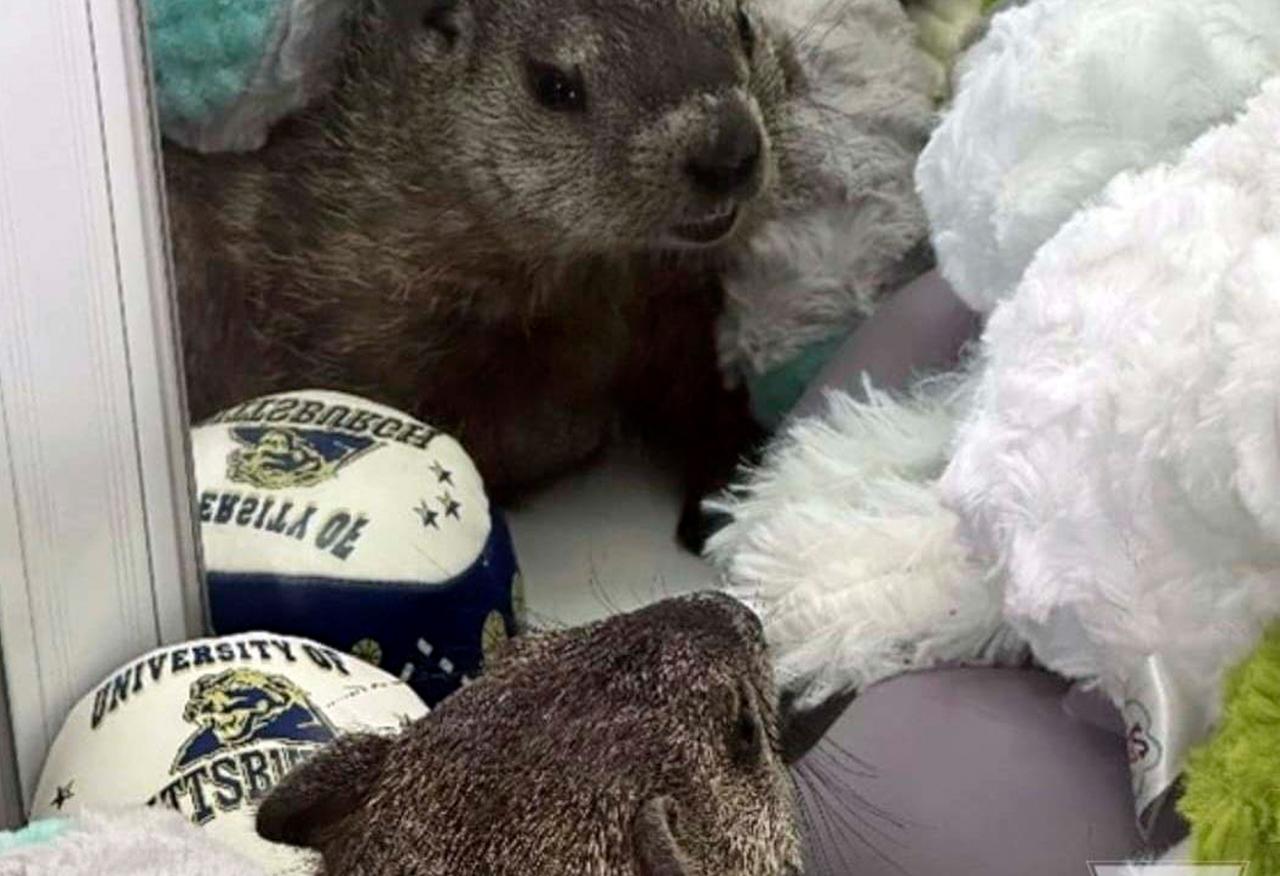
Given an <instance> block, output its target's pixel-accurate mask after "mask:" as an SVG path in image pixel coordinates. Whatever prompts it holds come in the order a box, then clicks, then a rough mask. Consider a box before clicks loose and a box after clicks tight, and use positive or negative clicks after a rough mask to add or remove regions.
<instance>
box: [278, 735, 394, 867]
mask: <svg viewBox="0 0 1280 876" xmlns="http://www.w3.org/2000/svg"><path fill="white" fill-rule="evenodd" d="M393 741H394V740H392V739H391V738H389V737H386V736H375V735H373V734H372V733H355V734H352V735H350V736H344V737H342V738H340V739H339V740H338V741H337V742H333V743H331V744H330V745H329V746H327V747H326V748H323V749H321V750H320V751H318V752H316V753H315V754H313V755H312V756H311V757H309V758H308V759H307V760H305V761H303V762H302V763H301V764H299V765H298V766H296V767H294V768H293V769H292V770H290V771H289V772H288V773H287V774H286V775H285V777H284V779H282V780H281V781H280V783H279V784H278V785H276V786H275V788H274V789H272V791H271V793H270V794H268V795H267V798H266V799H265V800H263V801H262V805H261V806H259V807H258V815H257V823H256V828H257V831H258V835H259V836H261V837H262V838H263V839H267V840H270V841H271V842H274V843H287V844H288V845H291V846H305V847H308V848H318V847H319V845H320V843H321V842H322V840H323V839H324V837H325V835H326V834H328V833H329V832H330V830H331V829H332V828H333V827H334V826H335V825H336V824H338V822H340V821H342V820H343V819H344V818H346V817H347V816H349V815H351V814H352V813H353V812H355V811H356V810H357V809H359V808H360V807H361V806H362V805H364V802H365V800H366V799H367V797H368V795H369V791H370V789H371V788H372V787H373V783H374V781H375V780H376V779H377V777H378V775H379V773H381V772H382V765H383V763H384V762H385V760H386V757H387V752H388V751H389V750H390V749H391V746H392V744H393Z"/></svg>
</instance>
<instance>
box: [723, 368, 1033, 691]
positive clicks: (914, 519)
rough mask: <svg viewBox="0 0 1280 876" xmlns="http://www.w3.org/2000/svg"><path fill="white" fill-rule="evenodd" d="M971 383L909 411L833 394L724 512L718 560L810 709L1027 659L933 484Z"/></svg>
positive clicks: (922, 394) (942, 385)
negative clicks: (921, 674) (956, 670)
mask: <svg viewBox="0 0 1280 876" xmlns="http://www.w3.org/2000/svg"><path fill="white" fill-rule="evenodd" d="M968 383H969V381H968V380H967V379H966V378H964V377H961V376H956V377H951V378H947V379H939V380H935V381H929V382H927V383H925V384H923V385H922V386H921V387H920V388H919V390H918V392H917V394H916V396H915V397H914V398H912V399H909V400H905V401H894V400H892V399H890V398H889V397H887V396H885V395H884V394H883V393H879V392H877V391H874V390H870V391H869V392H870V394H869V401H868V402H866V403H859V402H855V401H853V400H852V399H851V398H850V397H849V396H847V395H843V394H839V395H832V396H831V397H830V399H829V401H830V413H829V414H827V415H826V416H823V417H814V418H811V419H807V420H802V421H799V422H797V423H796V424H795V425H793V426H792V427H791V428H790V429H789V430H787V431H786V432H785V434H784V435H783V436H782V438H781V440H780V441H779V442H778V443H777V444H776V445H775V446H774V447H773V448H772V450H771V452H770V454H769V456H768V458H767V459H766V460H765V461H764V463H763V466H762V467H761V469H760V470H759V471H758V472H756V473H755V475H754V476H753V477H752V478H750V479H749V482H748V484H747V485H746V486H744V487H742V488H741V489H740V490H739V491H738V492H737V493H736V494H735V495H734V496H732V497H731V498H730V499H729V500H728V501H726V502H725V503H724V504H723V505H722V506H721V508H722V510H726V511H728V512H729V513H730V514H732V516H733V522H732V523H730V524H729V526H727V527H726V528H725V529H722V530H721V531H720V532H718V533H717V534H716V535H715V536H713V537H712V539H711V540H710V542H709V544H708V556H709V557H710V558H711V559H712V560H713V561H714V562H716V563H717V564H718V565H719V567H720V568H721V569H722V571H723V572H724V576H725V583H726V587H727V588H728V590H729V592H731V593H733V594H734V595H735V596H737V597H738V598H740V599H742V600H743V601H745V602H746V603H747V604H749V605H751V606H752V607H753V608H754V609H755V610H756V611H757V613H758V614H759V615H760V617H761V619H762V621H763V623H764V625H765V629H766V633H767V636H768V639H769V643H770V647H771V649H772V652H773V656H774V665H775V667H776V675H777V678H778V682H779V684H780V685H781V686H782V687H783V688H784V689H785V690H787V691H788V692H789V693H790V694H792V695H794V696H795V697H796V699H797V703H798V704H799V705H801V706H812V705H817V704H819V703H821V702H822V701H824V700H825V699H827V698H828V697H830V696H831V695H833V694H837V693H841V692H843V691H845V690H849V689H851V688H861V687H863V686H865V685H868V684H871V683H873V682H875V681H878V680H880V679H881V678H885V677H887V676H890V675H893V674H896V673H898V672H901V671H903V670H904V669H915V668H923V667H925V666H929V665H933V664H936V663H939V662H943V661H950V660H954V659H957V658H972V659H975V660H995V661H1000V660H1017V659H1020V658H1021V657H1022V655H1023V654H1024V649H1023V648H1022V646H1021V645H1020V643H1019V642H1017V641H1016V640H1015V639H1014V638H1013V637H1012V636H1011V635H1010V634H1009V633H1008V632H1007V631H1006V630H1004V629H1003V628H1002V623H1001V618H1000V592H999V589H998V587H997V585H996V582H995V581H994V579H993V578H992V577H991V576H990V575H989V574H987V573H986V570H985V569H984V568H983V567H981V566H979V565H976V564H975V563H973V562H972V561H970V560H969V559H968V557H967V555H966V552H965V551H964V549H963V548H962V547H961V545H960V544H959V541H958V540H957V538H956V518H955V517H954V515H953V514H951V513H950V512H949V511H947V510H946V509H944V508H943V507H942V506H941V504H940V503H939V497H938V491H937V489H936V487H935V483H934V482H935V480H936V478H937V477H938V475H939V474H940V473H941V471H942V469H943V467H944V465H945V464H946V460H947V458H948V451H949V450H950V446H951V438H952V432H953V429H954V424H955V417H956V412H957V410H958V409H960V408H962V407H963V406H964V405H965V403H966V399H967V395H968V392H967V387H968Z"/></svg>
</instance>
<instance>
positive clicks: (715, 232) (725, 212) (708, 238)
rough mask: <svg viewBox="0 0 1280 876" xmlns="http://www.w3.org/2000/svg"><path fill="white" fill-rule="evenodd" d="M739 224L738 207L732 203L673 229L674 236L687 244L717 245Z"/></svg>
mask: <svg viewBox="0 0 1280 876" xmlns="http://www.w3.org/2000/svg"><path fill="white" fill-rule="evenodd" d="M737 222H738V207H737V205H736V204H733V203H730V204H726V205H725V206H723V207H720V208H719V209H717V210H716V211H714V212H712V213H709V214H707V215H706V216H704V217H702V218H699V219H697V220H694V221H690V222H681V223H679V224H677V225H675V226H673V227H672V229H671V232H672V234H673V235H674V236H675V237H676V238H678V239H679V240H681V241H683V242H685V243H694V244H710V243H717V242H719V241H720V240H722V239H723V238H725V237H727V236H728V235H729V233H730V232H731V231H733V228H734V226H735V225H737Z"/></svg>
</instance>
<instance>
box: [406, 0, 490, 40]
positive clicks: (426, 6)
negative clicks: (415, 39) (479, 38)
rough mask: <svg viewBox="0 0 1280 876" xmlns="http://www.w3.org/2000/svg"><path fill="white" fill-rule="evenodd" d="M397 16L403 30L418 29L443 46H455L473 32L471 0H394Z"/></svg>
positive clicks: (412, 30) (411, 31)
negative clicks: (469, 0)
mask: <svg viewBox="0 0 1280 876" xmlns="http://www.w3.org/2000/svg"><path fill="white" fill-rule="evenodd" d="M395 2H396V3H397V4H398V5H397V8H396V18H397V24H398V25H399V29H400V31H401V32H402V33H413V32H414V31H417V32H419V33H424V34H426V35H427V36H429V37H431V38H432V40H433V42H436V43H438V44H439V45H440V46H441V47H442V48H445V49H452V48H453V47H455V46H456V45H457V44H458V42H459V40H461V39H464V38H465V37H467V36H468V35H469V34H470V32H471V7H470V3H469V2H468V0H395Z"/></svg>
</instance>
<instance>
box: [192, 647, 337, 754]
mask: <svg viewBox="0 0 1280 876" xmlns="http://www.w3.org/2000/svg"><path fill="white" fill-rule="evenodd" d="M182 719H183V720H184V721H186V722H187V723H188V724H194V725H195V726H196V727H198V728H199V729H198V730H196V732H195V733H193V734H192V735H191V737H190V738H189V739H187V741H186V742H184V743H183V744H182V747H181V748H180V749H179V750H178V756H177V758H176V759H175V760H174V763H173V770H175V771H176V770H178V769H181V768H182V767H185V766H189V765H190V764H193V763H195V762H196V761H200V760H204V759H205V758H207V757H211V756H213V755H215V754H217V753H219V752H221V751H225V750H227V749H231V748H238V747H240V746H243V745H246V744H248V743H250V742H260V741H263V740H267V739H271V740H278V741H282V742H288V743H293V744H298V745H322V744H324V743H326V742H330V741H332V740H333V739H334V738H335V737H336V736H337V733H336V732H335V731H334V729H333V726H332V725H331V724H330V723H329V722H328V720H327V719H326V718H325V717H324V715H322V714H321V713H320V710H319V709H317V708H316V707H315V706H313V705H312V704H311V703H310V702H309V701H308V700H307V697H306V695H305V694H304V693H303V692H302V690H301V689H300V688H299V687H298V686H297V685H296V684H294V683H293V682H292V681H290V680H289V679H287V678H285V677H284V676H282V675H268V674H266V673H265V672H261V671H259V670H257V669H245V668H241V669H228V670H225V671H224V672H220V673H218V674H216V675H205V676H203V677H201V678H199V679H197V680H196V681H195V682H194V683H193V684H192V685H191V691H190V695H189V697H188V699H187V705H186V708H184V709H183V711H182Z"/></svg>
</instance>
